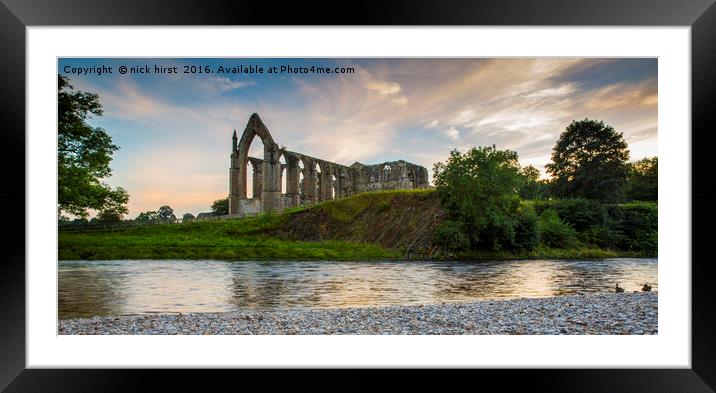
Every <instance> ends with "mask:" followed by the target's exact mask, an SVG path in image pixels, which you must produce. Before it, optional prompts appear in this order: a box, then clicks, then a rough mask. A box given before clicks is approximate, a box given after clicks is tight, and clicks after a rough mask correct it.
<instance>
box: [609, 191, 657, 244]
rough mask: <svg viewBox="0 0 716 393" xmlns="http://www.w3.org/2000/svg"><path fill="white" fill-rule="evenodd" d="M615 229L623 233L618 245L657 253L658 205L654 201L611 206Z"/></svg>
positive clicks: (610, 214) (610, 211)
mask: <svg viewBox="0 0 716 393" xmlns="http://www.w3.org/2000/svg"><path fill="white" fill-rule="evenodd" d="M609 216H610V218H611V219H612V221H613V222H614V223H615V225H614V229H615V231H618V232H619V233H620V234H621V237H620V239H619V242H618V244H617V247H618V248H620V249H623V250H629V251H641V252H647V253H650V254H656V252H657V249H658V223H659V219H658V207H657V204H656V203H654V202H632V203H626V204H621V205H611V206H609Z"/></svg>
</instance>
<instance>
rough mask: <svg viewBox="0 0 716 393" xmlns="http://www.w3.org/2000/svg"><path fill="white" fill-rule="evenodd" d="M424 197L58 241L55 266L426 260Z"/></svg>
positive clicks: (399, 195)
mask: <svg viewBox="0 0 716 393" xmlns="http://www.w3.org/2000/svg"><path fill="white" fill-rule="evenodd" d="M441 215H442V211H441V209H440V208H439V203H438V201H437V198H436V197H435V195H434V193H433V192H431V191H429V190H416V191H393V192H378V193H365V194H360V195H357V196H354V197H351V198H346V199H342V200H337V201H330V202H325V203H319V204H316V205H312V206H309V207H301V208H294V209H290V210H287V211H284V212H281V213H276V214H265V215H261V216H258V217H251V218H244V219H237V220H224V221H205V222H190V223H184V224H167V225H157V226H146V227H134V228H126V229H121V230H116V231H113V232H85V233H65V232H62V231H60V233H59V259H60V260H70V259H90V260H109V259H225V260H249V259H251V260H257V259H273V260H280V259H291V260H302V259H306V260H308V259H312V260H316V259H336V260H354V259H355V260H360V259H396V258H405V257H421V256H427V255H428V254H429V251H430V250H429V246H430V239H431V237H432V230H433V228H434V227H435V225H436V223H437V222H438V221H439V220H440V216H441Z"/></svg>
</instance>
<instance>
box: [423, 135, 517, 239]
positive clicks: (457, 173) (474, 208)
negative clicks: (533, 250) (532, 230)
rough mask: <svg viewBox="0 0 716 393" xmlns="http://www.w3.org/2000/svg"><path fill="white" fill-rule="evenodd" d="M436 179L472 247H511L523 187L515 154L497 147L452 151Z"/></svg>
mask: <svg viewBox="0 0 716 393" xmlns="http://www.w3.org/2000/svg"><path fill="white" fill-rule="evenodd" d="M433 177H434V179H435V186H436V191H437V193H438V196H439V197H440V200H441V203H442V205H443V206H444V207H445V210H446V211H447V212H448V214H449V218H450V219H451V220H454V221H456V222H459V223H461V224H462V228H463V230H464V232H465V233H466V234H467V235H468V236H469V237H470V242H471V244H472V246H474V247H475V246H476V247H485V248H491V249H502V248H510V247H511V246H512V243H513V241H514V240H515V229H516V222H515V216H516V214H517V210H518V208H519V201H520V199H519V195H518V191H519V188H520V186H521V185H522V184H523V175H522V174H521V168H520V165H519V163H518V161H517V153H516V152H514V151H511V150H498V149H496V148H495V146H489V147H478V148H472V149H470V150H469V151H468V152H466V153H465V154H461V153H460V152H458V151H457V150H453V151H452V152H450V157H449V158H448V160H447V162H446V163H437V164H435V166H434V176H433Z"/></svg>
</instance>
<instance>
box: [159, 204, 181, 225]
mask: <svg viewBox="0 0 716 393" xmlns="http://www.w3.org/2000/svg"><path fill="white" fill-rule="evenodd" d="M157 216H158V217H159V219H160V220H162V221H171V222H174V221H176V220H177V217H176V216H175V215H174V209H172V208H171V207H169V206H167V205H164V206H162V207H160V208H159V210H158V211H157Z"/></svg>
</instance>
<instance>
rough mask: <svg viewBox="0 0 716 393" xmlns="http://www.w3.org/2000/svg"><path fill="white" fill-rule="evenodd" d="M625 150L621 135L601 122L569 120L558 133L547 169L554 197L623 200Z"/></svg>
mask: <svg viewBox="0 0 716 393" xmlns="http://www.w3.org/2000/svg"><path fill="white" fill-rule="evenodd" d="M628 159H629V150H627V143H626V142H625V141H624V137H623V134H622V133H621V132H617V131H615V130H614V128H613V127H611V126H608V125H605V124H604V122H602V121H596V120H589V119H584V120H580V121H573V122H572V123H571V124H570V125H569V126H567V129H566V130H565V131H564V132H563V133H562V134H561V135H560V136H559V139H558V140H557V144H556V145H555V146H554V149H553V150H552V163H550V164H548V165H547V172H548V173H549V174H550V175H551V176H552V178H553V182H552V187H553V191H554V193H555V195H556V196H558V197H583V198H588V199H597V200H600V201H604V202H619V201H621V200H623V193H624V186H625V184H626V179H627V173H628V166H627V161H628Z"/></svg>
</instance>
